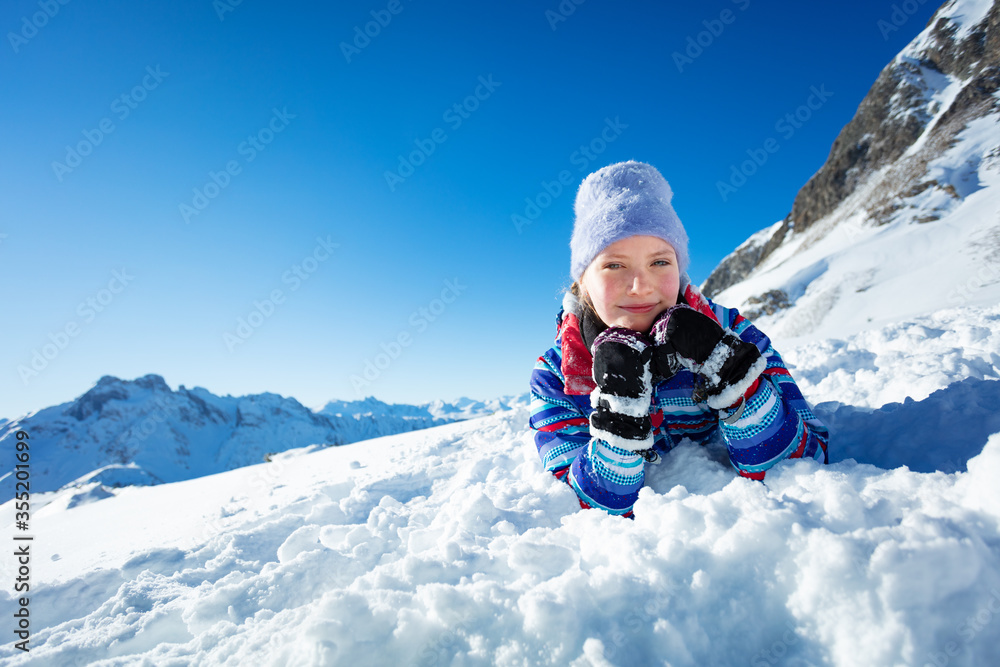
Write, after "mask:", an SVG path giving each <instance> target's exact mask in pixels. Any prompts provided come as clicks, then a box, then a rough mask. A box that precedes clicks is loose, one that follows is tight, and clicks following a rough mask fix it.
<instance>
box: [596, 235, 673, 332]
mask: <svg viewBox="0 0 1000 667" xmlns="http://www.w3.org/2000/svg"><path fill="white" fill-rule="evenodd" d="M580 287H581V288H582V290H583V294H584V295H586V296H589V297H590V301H591V303H593V304H594V310H596V311H597V314H598V315H599V316H600V318H601V319H602V320H603V321H604V323H605V324H607V325H608V326H614V327H625V328H627V329H634V330H635V331H641V332H643V333H648V332H649V330H650V328H652V326H653V321H654V320H655V319H656V317H657V315H659V314H660V313H662V312H663V311H664V310H666V309H667V308H669V307H670V306H674V305H677V292H678V290H679V289H680V272H679V271H678V268H677V255H676V253H675V252H674V249H673V246H671V245H670V244H669V243H667V242H666V241H664V240H663V239H661V238H657V237H655V236H630V237H628V238H625V239H621V240H620V241H615V242H614V243H612V244H611V245H609V246H608V247H607V248H605V249H604V251H603V252H601V253H600V254H599V255H597V257H595V258H594V261H593V262H591V263H590V266H588V267H587V270H586V271H584V272H583V275H582V276H581V277H580Z"/></svg>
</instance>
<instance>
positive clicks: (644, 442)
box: [590, 327, 653, 451]
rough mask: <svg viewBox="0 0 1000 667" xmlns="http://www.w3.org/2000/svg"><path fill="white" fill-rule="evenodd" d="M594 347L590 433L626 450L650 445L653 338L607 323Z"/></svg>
mask: <svg viewBox="0 0 1000 667" xmlns="http://www.w3.org/2000/svg"><path fill="white" fill-rule="evenodd" d="M593 349H594V382H595V383H596V384H597V388H596V389H594V391H592V392H591V393H590V404H591V405H592V406H593V407H594V411H593V412H592V413H591V415H590V428H591V434H592V435H595V436H597V437H598V438H601V439H602V440H604V441H605V442H607V443H608V444H611V445H614V446H616V447H620V448H622V449H627V450H629V451H641V450H644V449H650V448H651V447H652V446H653V425H652V422H651V421H650V418H649V407H650V400H651V398H652V391H653V388H652V386H653V376H652V373H651V371H650V359H651V357H652V341H651V340H650V339H649V338H648V337H647V336H645V335H644V334H642V333H639V332H638V331H633V330H632V329H625V328H623V327H608V328H607V329H605V330H604V331H602V332H601V334H600V335H599V336H598V337H597V338H596V339H594V345H593Z"/></svg>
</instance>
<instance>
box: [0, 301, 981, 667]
mask: <svg viewBox="0 0 1000 667" xmlns="http://www.w3.org/2000/svg"><path fill="white" fill-rule="evenodd" d="M784 352H785V356H786V358H787V359H788V360H789V361H790V362H791V363H792V364H793V366H794V368H793V372H794V373H795V374H796V376H797V377H798V378H800V383H801V385H802V387H803V389H804V391H805V394H806V396H807V398H808V399H809V400H810V401H812V402H813V403H815V404H817V411H818V412H819V413H820V415H821V416H822V417H823V418H824V419H826V420H828V421H829V422H831V425H832V426H833V427H834V434H835V435H834V440H833V442H832V445H831V458H832V463H831V465H829V466H825V467H824V466H820V465H819V464H817V463H815V462H812V461H801V460H799V461H786V462H783V463H781V464H779V465H778V466H777V467H776V468H775V469H774V470H772V471H771V473H769V475H768V479H767V482H766V484H760V483H756V482H752V481H749V480H746V479H742V478H739V477H737V476H736V475H735V473H734V471H733V470H732V469H731V468H730V466H729V464H728V462H727V460H726V455H725V450H724V447H723V446H722V444H721V443H719V442H714V443H710V444H709V445H708V446H706V447H701V446H698V445H695V444H693V443H689V442H688V443H682V444H681V445H680V446H678V448H676V449H675V450H673V451H672V452H671V453H670V454H668V455H667V456H666V457H665V460H664V461H663V462H662V463H661V464H660V465H658V466H655V467H651V469H650V474H649V479H648V485H647V487H646V488H644V489H643V490H642V492H641V495H640V498H639V501H638V503H637V504H636V507H635V513H636V519H635V521H627V520H623V519H620V518H615V517H610V516H608V515H605V514H603V513H601V512H597V511H582V510H580V509H579V506H578V504H577V501H576V497H575V495H574V494H573V492H572V491H571V489H570V488H569V487H567V486H566V485H564V484H562V483H560V482H558V481H557V480H555V479H554V478H553V477H552V476H551V475H549V474H547V473H545V472H544V471H543V470H542V468H541V465H540V463H539V461H538V457H537V454H536V453H535V448H534V445H533V441H532V434H531V432H530V431H529V430H528V428H527V426H526V422H527V409H526V408H525V407H524V406H523V405H521V406H518V407H516V408H515V409H513V410H509V411H504V412H499V413H497V414H495V415H492V416H489V417H483V418H479V419H474V420H470V421H463V422H458V423H452V424H447V425H444V426H439V427H435V428H431V429H426V430H421V431H417V432H413V433H406V434H399V435H393V436H387V437H383V438H378V439H375V440H370V441H366V442H362V443H355V444H351V445H345V446H342V447H335V448H327V449H323V450H320V451H315V452H312V453H301V450H298V451H296V452H290V453H287V454H283V455H278V456H276V457H275V458H274V459H273V460H272V462H271V463H267V464H258V465H254V466H249V467H244V468H240V469H238V470H232V471H229V472H225V473H221V474H217V475H212V476H209V477H203V478H199V479H192V480H187V481H182V482H176V483H172V484H162V485H159V486H149V487H131V488H127V489H123V490H121V492H120V494H119V495H118V496H117V497H110V498H107V499H105V500H102V501H100V502H94V503H90V504H85V505H80V506H77V507H73V508H68V507H67V502H66V501H67V498H69V497H70V496H71V492H69V491H63V492H60V493H57V494H53V496H50V497H49V498H39V500H40V501H46V500H47V501H50V502H48V504H47V505H46V506H45V507H44V508H43V509H41V510H39V511H38V512H37V514H35V515H34V516H33V517H32V520H31V532H32V533H33V534H34V535H35V541H34V542H33V546H32V548H33V552H32V558H33V560H32V568H33V569H32V591H31V592H32V595H31V602H30V604H31V607H30V608H31V615H32V616H31V617H32V619H33V621H32V632H33V635H32V639H31V647H32V650H31V652H30V654H23V653H21V652H20V651H17V650H16V649H14V648H13V645H12V643H11V642H7V643H5V644H4V645H3V646H2V647H0V660H2V661H3V662H4V663H5V664H10V665H29V664H30V665H67V664H72V665H81V664H99V665H133V664H150V665H152V664H156V665H186V664H206V665H214V664H232V665H244V664H253V665H293V664H294V665H333V664H352V665H353V664H357V665H385V664H392V665H445V664H461V665H486V664H500V665H523V664H553V665H607V664H614V665H636V664H670V665H676V666H680V665H698V666H702V665H729V664H751V665H774V664H788V665H823V664H835V665H863V666H864V667H872V666H878V665H923V664H948V665H990V664H997V663H998V660H1000V622H998V620H997V619H998V610H1000V485H998V484H997V479H998V478H1000V414H998V412H1000V411H998V410H997V406H998V405H1000V382H997V381H996V378H997V377H998V376H1000V307H998V306H993V307H991V308H986V309H984V308H977V307H970V306H966V307H962V308H956V309H951V310H948V311H944V312H941V313H937V314H934V315H930V316H925V317H921V318H917V319H914V320H912V321H907V322H902V323H897V324H894V325H890V326H886V327H883V328H880V329H876V330H871V331H868V332H865V333H862V334H858V335H856V336H852V337H849V338H847V339H845V340H840V341H836V340H835V341H827V342H825V343H824V344H823V347H817V345H816V344H807V345H803V346H801V347H796V348H789V349H786V350H784ZM907 396H909V397H910V398H909V399H905V398H904V397H907ZM894 401H902V402H899V403H897V402H894ZM938 468H941V469H943V470H947V471H948V472H941V471H937V469H938ZM2 509H3V511H2V513H0V516H2V517H3V530H4V531H5V534H7V535H10V534H12V533H13V532H14V526H13V525H12V521H13V510H12V507H11V503H7V504H5V505H4V506H3V508H2ZM13 567H14V566H13V564H12V559H11V558H4V559H0V578H3V579H4V580H5V581H12V580H13V577H14V572H13ZM0 596H2V598H3V600H4V601H3V603H2V606H3V611H2V615H3V616H4V617H5V618H8V619H10V618H11V615H10V614H11V613H13V612H12V610H13V601H12V599H11V597H10V596H11V593H10V591H9V590H5V591H4V592H2V593H0ZM942 661H946V663H945V662H942Z"/></svg>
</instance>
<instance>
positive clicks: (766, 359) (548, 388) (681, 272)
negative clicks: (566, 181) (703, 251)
mask: <svg viewBox="0 0 1000 667" xmlns="http://www.w3.org/2000/svg"><path fill="white" fill-rule="evenodd" d="M672 197H673V193H672V192H671V190H670V186H669V185H668V184H667V182H666V181H665V180H664V179H663V176H661V175H660V172H658V171H657V170H656V169H655V168H653V167H652V166H650V165H648V164H644V163H641V162H632V161H630V162H620V163H618V164H613V165H610V166H608V167H604V168H603V169H600V170H598V171H596V172H594V173H593V174H590V175H589V176H588V177H587V178H586V179H584V181H583V184H582V185H581V186H580V190H579V192H578V193H577V196H576V203H575V205H574V210H575V213H576V221H575V223H574V227H573V237H572V240H571V241H570V250H571V261H570V273H571V274H572V277H573V280H574V282H573V285H572V286H571V287H570V289H569V291H567V292H566V294H565V296H564V298H563V303H562V309H561V310H560V311H559V314H558V315H557V316H556V332H557V333H556V340H555V345H554V346H552V347H551V348H550V349H549V350H548V351H547V352H545V354H543V355H542V356H540V357H539V358H538V361H537V362H536V364H535V368H534V370H533V371H532V374H531V418H530V422H529V423H530V426H531V428H532V429H534V430H535V444H536V445H537V447H538V454H539V456H541V458H542V462H543V464H544V466H545V468H546V469H547V470H549V471H551V472H552V473H554V474H555V475H556V477H558V478H559V479H562V480H564V481H566V482H568V483H569V484H570V485H571V486H572V487H573V489H574V490H575V491H576V493H577V495H578V496H579V497H580V505H581V506H582V507H599V508H601V509H603V510H605V511H607V512H609V513H611V514H620V515H624V516H627V517H631V516H632V505H633V504H634V503H635V500H636V498H637V497H638V494H639V489H640V488H641V487H642V484H643V468H644V466H645V463H646V462H655V461H657V460H658V459H659V456H658V453H657V452H658V451H659V452H666V451H669V450H670V449H672V448H673V447H674V446H675V445H676V444H677V443H678V442H680V440H681V439H683V438H691V439H693V440H696V441H701V442H704V441H705V440H707V439H708V438H709V437H711V436H712V435H713V434H714V433H715V432H716V431H717V430H719V429H721V431H722V437H723V438H724V439H725V441H726V444H727V447H728V450H729V456H730V460H731V461H732V464H733V466H735V468H736V470H737V471H738V472H739V474H740V475H742V476H744V477H749V478H751V479H755V480H763V479H764V473H765V471H766V470H767V469H768V468H770V467H771V466H773V465H774V464H775V463H777V462H778V461H781V460H783V459H786V458H798V457H812V458H816V459H821V460H822V461H823V462H824V463H826V462H827V461H828V457H827V441H828V439H829V434H828V432H827V429H826V427H825V426H824V425H823V424H822V423H821V422H820V421H819V420H818V419H817V418H816V416H815V415H814V414H813V412H812V410H811V409H810V407H809V406H808V405H807V404H806V402H805V400H804V399H803V398H802V394H801V392H800V391H799V389H798V387H797V386H796V385H795V382H794V380H792V376H791V375H790V374H789V372H788V369H787V368H786V367H785V364H784V363H783V362H782V360H781V357H780V356H778V353H777V352H776V351H775V350H774V348H773V347H771V342H770V340H769V339H768V338H767V336H765V335H764V334H762V333H761V332H760V331H759V330H758V329H757V328H756V327H754V326H753V325H752V324H751V323H750V322H749V321H748V320H746V319H745V318H743V317H741V316H740V314H739V313H738V312H737V311H736V310H734V309H730V308H723V307H722V306H719V305H716V304H714V303H712V301H711V300H709V299H707V298H706V297H704V296H702V294H701V293H700V292H699V291H698V290H697V288H696V287H695V286H694V285H692V284H691V282H690V280H689V279H688V276H687V273H686V270H687V266H688V248H687V244H688V237H687V233H686V232H685V231H684V227H683V226H682V225H681V221H680V220H679V219H678V217H677V214H676V213H675V212H674V209H673V207H672V206H671V205H670V200H671V198H672Z"/></svg>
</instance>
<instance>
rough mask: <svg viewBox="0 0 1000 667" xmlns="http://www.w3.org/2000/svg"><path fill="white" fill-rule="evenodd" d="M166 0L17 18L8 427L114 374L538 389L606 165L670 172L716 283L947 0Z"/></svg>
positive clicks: (187, 380)
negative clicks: (587, 206)
mask: <svg viewBox="0 0 1000 667" xmlns="http://www.w3.org/2000/svg"><path fill="white" fill-rule="evenodd" d="M149 5H150V3H133V2H124V1H108V2H100V3H93V2H82V1H80V0H77V1H72V0H70V1H69V2H67V4H59V2H58V0H50V1H48V2H47V1H46V0H42V1H41V2H39V0H35V1H34V2H27V1H20V0H18V1H16V2H8V3H5V5H4V9H3V11H2V13H0V27H2V28H3V32H4V34H5V39H4V44H3V45H2V46H0V68H2V69H0V72H2V76H3V81H4V83H5V86H4V87H5V89H6V91H7V96H6V100H5V104H4V109H3V112H2V113H3V118H4V121H5V122H3V123H2V124H0V133H2V141H3V146H4V150H3V153H2V156H3V157H2V159H0V179H2V183H3V187H2V190H0V193H2V197H3V210H4V215H3V217H2V218H0V297H2V301H3V304H4V310H5V312H6V314H7V317H6V318H5V321H4V324H3V326H2V327H0V349H2V350H3V359H2V364H0V416H3V417H8V418H12V417H16V416H19V415H21V414H23V413H25V412H27V411H30V410H36V409H40V408H43V407H46V406H49V405H53V404H57V403H61V402H64V401H67V400H72V399H73V398H75V397H76V396H78V395H79V394H81V393H83V392H84V391H86V390H87V389H88V388H89V387H90V386H92V385H93V384H94V383H95V382H96V381H97V380H98V379H99V378H100V377H101V376H102V375H116V376H118V377H122V378H126V379H132V378H135V377H139V376H141V375H145V374H147V373H157V374H160V375H163V376H164V378H165V379H166V380H167V382H168V384H170V385H171V386H172V387H174V388H176V387H177V386H178V385H182V384H183V385H186V386H188V387H193V386H203V387H205V388H207V389H209V390H210V391H213V392H215V393H217V394H233V395H240V394H248V393H258V392H264V391H270V392H275V393H279V394H283V395H286V396H294V397H295V398H297V399H299V400H300V401H301V402H302V403H304V404H305V405H308V406H310V407H318V406H320V405H322V404H323V403H324V402H325V401H326V400H329V399H346V400H350V399H357V398H361V397H363V396H366V395H372V396H375V397H377V398H380V399H382V400H385V401H388V402H409V403H419V402H425V401H429V400H433V399H435V398H443V399H446V400H450V399H455V398H458V397H460V396H468V397H472V398H479V399H485V398H490V397H494V396H498V395H503V394H513V393H521V392H523V391H526V389H527V380H528V376H529V374H530V371H531V367H532V365H533V363H534V360H535V358H536V357H537V356H538V355H539V354H540V353H541V352H543V351H544V350H545V348H547V347H548V346H549V345H550V344H551V342H552V337H553V335H554V333H555V331H554V317H555V314H556V312H557V310H558V307H559V295H560V293H561V291H562V289H564V288H565V287H566V286H568V284H569V282H570V279H569V247H568V244H569V237H570V232H571V230H572V224H573V216H572V205H573V197H574V195H575V191H576V188H577V187H578V185H579V183H580V181H581V180H582V179H583V178H584V177H585V176H586V175H587V174H588V173H590V172H591V171H594V170H596V169H598V168H600V167H602V166H604V165H606V164H610V163H612V162H618V161H621V160H627V159H636V160H642V161H645V162H650V163H652V164H653V165H655V166H656V167H657V168H658V169H660V171H661V172H662V173H663V174H664V176H665V177H666V178H667V180H668V181H669V182H670V183H671V186H672V188H673V190H674V193H675V194H674V206H675V208H676V210H677V212H678V214H679V215H680V217H681V220H682V221H683V222H684V224H685V227H686V228H687V231H688V234H689V236H690V238H691V258H692V264H691V269H690V273H691V277H692V279H693V280H694V281H695V282H696V283H700V282H702V281H703V280H704V279H705V278H706V277H707V276H708V274H709V272H710V271H711V270H712V269H713V268H714V267H715V266H716V264H717V263H718V262H719V261H720V260H721V259H722V258H723V257H724V256H725V255H726V254H728V253H729V252H730V251H731V250H732V249H733V248H734V247H735V246H737V245H738V244H739V243H741V242H742V241H743V240H744V239H746V237H747V236H749V235H750V234H752V233H753V232H755V231H757V230H759V229H761V228H763V227H765V226H767V225H770V224H772V223H774V222H775V221H777V220H779V219H781V218H782V217H784V216H785V215H786V214H787V212H788V211H789V210H790V208H791V204H792V200H793V198H794V196H795V194H796V192H797V191H798V189H799V188H800V187H801V186H802V185H803V184H804V183H805V182H806V180H808V178H809V177H810V176H811V175H812V174H813V173H814V172H815V171H816V170H817V169H818V168H819V167H820V166H821V165H822V163H823V161H824V160H825V159H826V156H827V154H828V153H829V149H830V146H831V144H832V142H833V140H834V138H835V137H836V135H837V133H838V132H839V131H840V129H841V128H842V127H843V125H844V124H846V123H847V122H848V121H849V120H850V119H851V117H852V116H853V115H854V112H855V110H856V109H857V106H858V104H859V102H860V101H861V99H862V98H863V97H864V95H865V93H866V92H867V90H868V88H869V87H870V86H871V84H872V83H873V82H874V80H875V78H876V76H877V75H878V73H879V71H880V70H881V69H882V67H884V66H885V64H886V63H888V62H889V60H891V58H892V57H893V56H894V55H895V54H896V53H897V52H898V51H899V50H901V49H902V48H903V47H904V46H905V45H906V43H907V42H908V41H909V40H910V39H911V38H912V37H913V36H915V35H916V34H917V33H918V32H919V31H920V30H921V29H922V28H923V27H924V25H925V24H926V22H927V20H928V19H929V17H930V16H931V14H932V13H933V11H934V9H935V8H936V7H935V6H934V4H933V3H927V4H923V5H921V4H919V2H918V0H910V2H909V3H895V2H892V3H890V2H886V3H878V2H876V3H871V2H861V1H853V0H852V1H847V2H839V3H764V2H760V1H758V0H738V1H733V0H718V1H716V2H712V3H708V4H698V5H695V4H689V3H684V4H682V5H679V6H668V5H667V3H659V2H621V3H611V2H602V1H599V0H586V1H585V2H582V3H581V4H579V5H577V4H575V3H573V2H572V0H565V1H564V2H562V3H561V4H560V2H558V1H556V0H552V1H550V2H526V1H516V0H515V1H512V2H503V3H466V2H463V3H458V2H448V3H434V2H430V1H424V0H398V2H396V1H394V2H389V1H385V2H383V1H381V0H376V1H374V2H367V1H366V2H354V1H348V2H339V3H329V4H328V3H298V4H294V5H287V4H279V3H269V2H263V1H260V0H257V1H254V0H243V2H241V3H239V4H233V0H218V1H217V2H214V3H213V2H212V1H211V0H178V1H177V2H171V3H162V6H160V7H156V8H151V7H150V6H149ZM560 8H561V10H560ZM907 11H908V12H910V14H912V16H911V15H910V14H907ZM893 21H894V23H893ZM880 22H881V23H880ZM897 26H898V27H897ZM890 28H891V29H890ZM366 32H367V33H368V34H367V35H366V34H365V33H366ZM699 42H700V44H699ZM345 45H347V46H345ZM677 54H680V55H681V56H683V58H682V57H679V56H678V55H677ZM816 91H820V93H821V94H820V95H818V96H817V94H816ZM807 104H811V105H812V107H813V108H812V109H809V108H808V106H807V107H805V108H800V107H803V105H807ZM796 113H798V118H797V119H794V115H795V114H796ZM788 114H792V117H793V119H794V120H789V119H788V118H786V116H787V115H788ZM769 139H770V140H772V142H771V143H770V144H768V145H769V146H770V148H771V152H769V153H767V152H766V151H762V149H763V147H764V145H765V142H767V141H768V140H769ZM775 146H776V147H777V149H776V150H775ZM748 151H749V153H748ZM764 153H766V158H767V159H766V161H764V162H763V164H760V165H759V166H757V168H756V170H755V173H753V174H752V175H751V176H749V177H747V178H746V180H745V182H744V183H742V184H740V185H739V187H736V188H734V189H733V190H727V191H725V192H720V188H719V182H725V181H729V179H730V178H731V175H732V168H733V166H734V165H737V166H738V165H740V164H741V163H742V162H744V161H745V160H747V159H749V158H750V156H751V155H754V154H756V155H757V157H758V160H760V159H761V157H762V155H763V154H764ZM560 179H562V181H563V182H562V183H561V182H560ZM736 182H737V183H739V181H736ZM732 183H733V181H730V184H732ZM514 216H521V218H515V217H514ZM366 371H367V373H366Z"/></svg>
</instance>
